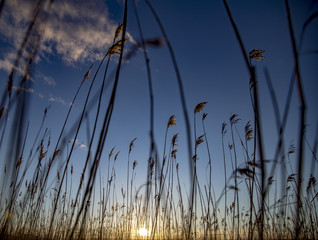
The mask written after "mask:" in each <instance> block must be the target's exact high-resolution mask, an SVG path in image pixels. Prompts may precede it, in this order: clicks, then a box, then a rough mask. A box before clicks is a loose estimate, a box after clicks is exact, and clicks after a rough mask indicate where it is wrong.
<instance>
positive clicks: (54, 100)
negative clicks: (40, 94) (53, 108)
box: [49, 96, 71, 106]
mask: <svg viewBox="0 0 318 240" xmlns="http://www.w3.org/2000/svg"><path fill="white" fill-rule="evenodd" d="M49 101H50V102H57V103H60V104H62V105H68V106H69V105H70V104H71V103H70V102H68V101H66V100H64V99H63V98H61V97H53V96H51V97H49Z"/></svg>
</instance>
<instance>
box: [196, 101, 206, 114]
mask: <svg viewBox="0 0 318 240" xmlns="http://www.w3.org/2000/svg"><path fill="white" fill-rule="evenodd" d="M207 103H208V102H201V103H199V104H198V105H197V106H196V107H195V108H194V113H198V112H200V111H201V110H203V108H204V106H205V105H206V104H207Z"/></svg>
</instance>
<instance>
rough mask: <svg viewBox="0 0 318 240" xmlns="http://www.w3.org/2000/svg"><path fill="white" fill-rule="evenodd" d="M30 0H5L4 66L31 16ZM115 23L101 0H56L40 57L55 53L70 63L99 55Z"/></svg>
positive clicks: (8, 66)
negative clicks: (5, 45)
mask: <svg viewBox="0 0 318 240" xmlns="http://www.w3.org/2000/svg"><path fill="white" fill-rule="evenodd" d="M31 3H32V1H18V0H10V1H6V5H5V8H6V9H3V10H4V11H2V13H3V14H2V16H1V18H2V19H1V21H0V33H1V35H2V37H4V38H6V40H8V41H9V42H10V43H11V44H12V46H10V50H9V51H7V52H6V53H5V54H4V59H0V68H1V69H3V70H6V71H10V70H11V68H12V62H13V56H14V55H15V54H13V53H15V52H16V51H17V49H18V48H19V46H20V44H21V42H22V39H23V37H24V34H25V31H26V29H27V26H28V24H29V23H30V19H31V17H32V11H33V8H34V6H33V5H32V4H31ZM116 27H117V23H115V22H114V21H112V20H111V19H110V17H109V14H108V9H107V6H106V5H105V3H104V1H101V0H98V1H85V0H77V1H76V0H70V1H63V0H56V1H55V2H54V3H53V5H52V7H51V9H50V12H49V17H48V22H47V24H46V28H45V33H44V34H43V36H42V44H41V47H40V52H39V57H40V59H43V58H46V57H47V56H48V55H51V54H54V55H58V56H60V57H61V58H62V59H63V61H64V62H66V63H67V64H70V65H72V64H75V63H77V62H84V61H95V60H98V59H101V58H102V56H103V55H104V54H105V52H106V51H107V48H108V47H109V46H110V44H111V43H112V40H113V35H114V31H115V29H116ZM7 49H8V48H7ZM49 82H50V81H49ZM49 82H48V84H50V83H49ZM51 83H53V82H51ZM53 85H54V84H53Z"/></svg>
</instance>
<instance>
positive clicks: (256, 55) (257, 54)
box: [249, 49, 265, 61]
mask: <svg viewBox="0 0 318 240" xmlns="http://www.w3.org/2000/svg"><path fill="white" fill-rule="evenodd" d="M263 52H265V50H260V49H258V50H257V49H253V50H252V51H251V52H250V53H249V57H250V59H255V60H256V61H263V59H264V58H265V57H264V55H263V54H262V53H263Z"/></svg>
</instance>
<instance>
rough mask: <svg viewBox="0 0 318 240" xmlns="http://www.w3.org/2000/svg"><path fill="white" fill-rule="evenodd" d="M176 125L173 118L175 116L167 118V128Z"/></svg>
mask: <svg viewBox="0 0 318 240" xmlns="http://www.w3.org/2000/svg"><path fill="white" fill-rule="evenodd" d="M176 124H177V121H176V116H175V115H172V116H171V117H170V118H169V121H168V127H171V126H174V125H176Z"/></svg>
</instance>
